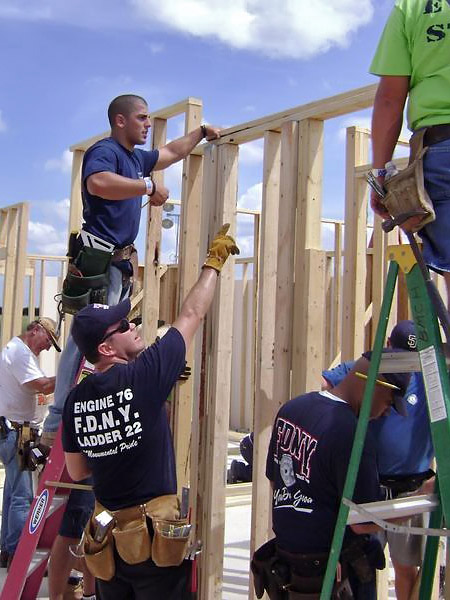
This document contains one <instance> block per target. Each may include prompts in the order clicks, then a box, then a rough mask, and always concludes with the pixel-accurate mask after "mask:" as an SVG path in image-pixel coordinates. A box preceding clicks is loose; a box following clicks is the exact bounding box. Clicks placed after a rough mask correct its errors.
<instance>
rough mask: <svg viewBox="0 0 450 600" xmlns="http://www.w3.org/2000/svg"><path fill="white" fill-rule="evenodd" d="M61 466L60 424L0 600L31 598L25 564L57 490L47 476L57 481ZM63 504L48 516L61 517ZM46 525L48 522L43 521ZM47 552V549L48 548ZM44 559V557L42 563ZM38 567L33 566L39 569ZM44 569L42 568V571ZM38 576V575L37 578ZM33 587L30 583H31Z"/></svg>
mask: <svg viewBox="0 0 450 600" xmlns="http://www.w3.org/2000/svg"><path fill="white" fill-rule="evenodd" d="M64 470H65V462H64V453H63V448H62V440H61V426H60V428H59V430H58V434H57V436H56V438H55V441H54V444H53V447H52V450H51V452H50V455H49V458H48V460H47V463H46V465H45V467H44V470H43V472H42V473H41V477H40V480H39V485H38V488H37V491H36V494H35V496H34V499H33V502H32V503H31V507H30V511H29V513H28V518H27V521H26V523H25V526H24V528H23V530H22V535H21V536H20V539H19V543H18V545H17V548H16V551H15V553H14V558H13V561H12V563H11V566H10V569H9V571H8V574H7V576H6V580H5V583H4V585H3V589H2V591H1V594H0V600H11V598H17V599H19V598H22V599H25V598H31V596H30V595H29V594H28V593H27V594H26V595H25V587H26V584H27V579H28V577H30V575H31V576H33V574H29V573H28V570H29V565H30V563H31V560H32V558H33V555H34V553H35V551H36V548H37V547H38V544H39V540H40V538H41V535H42V533H43V531H44V528H45V525H46V521H47V516H48V513H49V511H50V508H51V505H52V500H53V497H54V495H55V494H56V492H57V488H56V487H55V486H47V485H46V482H47V481H48V480H53V481H59V480H60V479H61V477H62V475H63V473H64ZM62 508H63V507H61V508H60V509H59V510H57V511H55V513H53V514H52V515H51V516H50V517H49V518H50V519H58V520H61V518H62V514H63V510H62ZM47 526H48V524H47ZM49 552H50V550H49ZM47 560H48V557H47V559H45V561H44V562H45V563H46V561H47ZM39 569H40V567H38V568H37V570H38V571H39ZM44 571H45V569H43V570H42V574H43V573H44ZM40 579H42V577H41V578H40ZM33 587H34V586H33Z"/></svg>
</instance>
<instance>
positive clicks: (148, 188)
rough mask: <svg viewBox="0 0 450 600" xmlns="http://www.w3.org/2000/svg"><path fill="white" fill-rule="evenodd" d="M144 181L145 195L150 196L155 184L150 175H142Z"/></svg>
mask: <svg viewBox="0 0 450 600" xmlns="http://www.w3.org/2000/svg"><path fill="white" fill-rule="evenodd" d="M144 181H145V188H146V191H147V196H150V195H151V194H152V192H153V190H154V187H155V184H154V183H153V181H152V180H151V178H150V177H144Z"/></svg>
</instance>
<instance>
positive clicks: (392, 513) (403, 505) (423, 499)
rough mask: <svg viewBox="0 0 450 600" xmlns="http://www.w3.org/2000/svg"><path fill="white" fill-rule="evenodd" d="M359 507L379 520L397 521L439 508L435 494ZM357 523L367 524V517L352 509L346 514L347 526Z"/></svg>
mask: <svg viewBox="0 0 450 600" xmlns="http://www.w3.org/2000/svg"><path fill="white" fill-rule="evenodd" d="M359 506H361V507H362V508H364V510H367V511H368V512H370V513H372V514H373V515H374V516H375V517H378V518H379V519H394V518H395V519H397V518H400V517H410V516H412V515H418V514H421V513H425V512H432V511H433V510H434V509H435V508H437V507H438V506H439V500H438V498H437V496H436V495H435V494H423V495H420V496H409V497H407V498H396V499H395V500H381V501H380V502H367V503H366V504H360V505H359ZM357 523H367V516H365V515H362V514H360V513H359V512H358V511H357V510H355V509H352V510H350V512H349V514H348V520H347V525H356V524H357Z"/></svg>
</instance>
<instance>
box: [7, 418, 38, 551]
mask: <svg viewBox="0 0 450 600" xmlns="http://www.w3.org/2000/svg"><path fill="white" fill-rule="evenodd" d="M0 460H1V461H2V463H3V465H4V467H5V483H4V489H3V509H2V510H3V512H2V535H1V543H2V550H6V551H7V552H9V553H10V554H11V553H13V552H14V551H15V549H16V546H17V544H18V543H19V538H20V534H21V533H22V529H23V527H24V525H25V523H26V520H27V517H28V512H29V510H30V506H31V502H32V500H33V485H32V481H31V473H30V471H21V470H20V467H19V461H18V459H17V432H16V431H15V430H14V429H11V430H10V431H9V433H8V435H7V437H6V438H4V439H0Z"/></svg>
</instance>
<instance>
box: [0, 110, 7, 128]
mask: <svg viewBox="0 0 450 600" xmlns="http://www.w3.org/2000/svg"><path fill="white" fill-rule="evenodd" d="M6 130H7V126H6V122H5V119H4V118H3V112H2V111H1V110H0V132H1V131H6Z"/></svg>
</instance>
